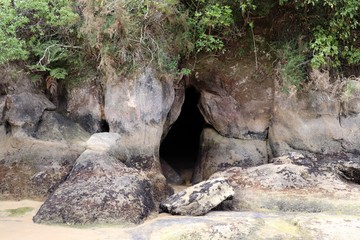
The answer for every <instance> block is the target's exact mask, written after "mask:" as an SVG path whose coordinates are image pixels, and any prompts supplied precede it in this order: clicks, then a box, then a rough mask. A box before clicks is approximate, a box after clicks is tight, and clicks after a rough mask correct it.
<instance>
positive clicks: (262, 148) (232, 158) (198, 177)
mask: <svg viewBox="0 0 360 240" xmlns="http://www.w3.org/2000/svg"><path fill="white" fill-rule="evenodd" d="M200 144H201V146H200V149H199V156H200V157H199V160H198V163H197V165H196V167H195V174H194V182H195V183H196V182H200V181H203V180H206V179H208V178H209V177H210V176H211V175H212V174H214V173H216V172H218V171H222V170H225V169H227V168H231V167H251V166H257V165H261V164H265V163H267V162H268V158H267V146H266V141H263V140H243V139H235V138H227V137H223V136H221V135H220V134H218V133H217V132H216V131H215V130H214V129H211V128H205V129H204V130H203V132H202V134H201V137H200Z"/></svg>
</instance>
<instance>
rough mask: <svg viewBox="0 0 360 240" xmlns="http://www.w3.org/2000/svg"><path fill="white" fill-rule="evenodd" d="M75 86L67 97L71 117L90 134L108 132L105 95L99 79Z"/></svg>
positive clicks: (94, 78) (95, 78)
mask: <svg viewBox="0 0 360 240" xmlns="http://www.w3.org/2000/svg"><path fill="white" fill-rule="evenodd" d="M85 81H86V82H84V83H81V84H79V85H78V86H73V87H71V88H70V89H69V91H68V92H69V93H68V96H67V112H68V113H69V117H70V118H71V119H73V120H74V121H75V122H77V123H79V124H80V125H81V126H82V127H83V128H84V129H85V130H86V131H88V132H89V133H96V132H103V131H106V130H108V129H107V126H106V124H107V123H106V119H105V113H104V104H105V103H104V93H103V88H102V84H101V83H100V82H101V81H100V79H99V78H98V77H93V78H92V79H90V80H85Z"/></svg>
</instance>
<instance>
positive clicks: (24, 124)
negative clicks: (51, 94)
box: [4, 92, 55, 136]
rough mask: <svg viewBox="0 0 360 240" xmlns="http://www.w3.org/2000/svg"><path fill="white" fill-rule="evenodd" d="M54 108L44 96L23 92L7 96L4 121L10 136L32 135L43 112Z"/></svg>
mask: <svg viewBox="0 0 360 240" xmlns="http://www.w3.org/2000/svg"><path fill="white" fill-rule="evenodd" d="M53 110H55V106H54V104H53V103H51V102H50V101H49V100H48V99H47V98H46V97H45V96H44V95H38V94H33V93H27V92H23V93H20V94H13V95H8V96H7V98H6V101H5V116H4V120H5V122H6V123H7V126H8V132H10V133H11V134H14V135H15V134H21V133H20V132H22V131H23V132H24V133H25V134H26V135H30V136H31V135H32V134H33V133H34V132H35V131H36V130H37V129H36V128H37V127H38V126H37V124H38V123H39V122H40V120H41V118H42V115H43V114H44V112H45V111H53Z"/></svg>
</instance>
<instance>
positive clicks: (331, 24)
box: [280, 0, 360, 68]
mask: <svg viewBox="0 0 360 240" xmlns="http://www.w3.org/2000/svg"><path fill="white" fill-rule="evenodd" d="M280 4H282V5H284V4H295V5H296V6H297V7H298V8H303V9H305V10H306V14H307V16H306V17H307V19H310V23H309V24H310V27H311V30H312V32H313V39H312V40H311V44H310V47H311V49H312V50H313V55H314V56H313V59H312V60H311V64H312V66H313V67H315V68H324V67H325V68H328V67H339V66H340V65H341V64H342V63H343V61H346V62H347V63H348V64H354V63H358V62H360V49H359V48H358V47H359V46H356V43H357V41H358V32H357V30H358V28H359V24H360V23H359V21H360V1H358V0H302V1H289V0H280Z"/></svg>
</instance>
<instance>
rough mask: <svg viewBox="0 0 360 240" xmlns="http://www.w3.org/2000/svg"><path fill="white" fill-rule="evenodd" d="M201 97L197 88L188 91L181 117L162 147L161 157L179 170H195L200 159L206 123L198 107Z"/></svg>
mask: <svg viewBox="0 0 360 240" xmlns="http://www.w3.org/2000/svg"><path fill="white" fill-rule="evenodd" d="M199 97H200V94H199V93H198V92H197V91H196V89H195V88H193V87H190V88H188V89H186V91H185V102H184V104H183V106H182V109H181V113H180V116H179V118H178V119H177V120H176V121H175V123H174V124H173V126H172V127H171V129H170V131H169V133H168V134H167V136H166V137H165V139H164V141H163V142H162V144H161V146H160V157H161V158H162V159H164V160H165V161H167V163H169V164H170V165H171V166H172V167H173V168H175V169H177V170H182V169H189V168H194V165H195V162H196V160H197V157H198V151H199V144H200V143H199V141H200V134H201V131H202V129H203V127H204V123H205V120H204V118H203V116H202V115H201V113H200V111H199V109H198V107H197V104H198V101H199Z"/></svg>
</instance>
